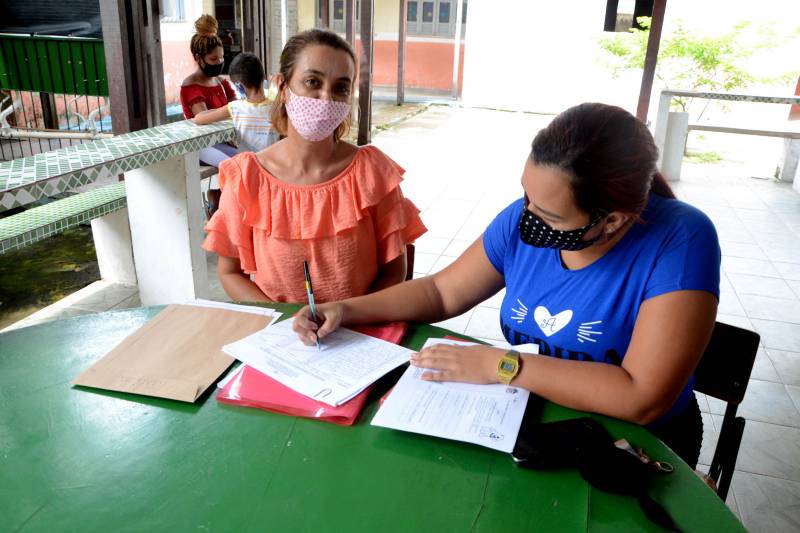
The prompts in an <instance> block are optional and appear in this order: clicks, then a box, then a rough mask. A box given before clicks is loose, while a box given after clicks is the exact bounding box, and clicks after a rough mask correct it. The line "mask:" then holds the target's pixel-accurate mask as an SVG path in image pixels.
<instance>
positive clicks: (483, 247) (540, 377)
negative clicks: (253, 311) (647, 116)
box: [294, 104, 720, 466]
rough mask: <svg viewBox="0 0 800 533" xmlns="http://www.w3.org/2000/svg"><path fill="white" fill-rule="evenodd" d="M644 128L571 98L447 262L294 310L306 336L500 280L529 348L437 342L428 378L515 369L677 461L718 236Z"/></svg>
mask: <svg viewBox="0 0 800 533" xmlns="http://www.w3.org/2000/svg"><path fill="white" fill-rule="evenodd" d="M656 159H657V150H656V147H655V144H654V142H653V137H652V136H651V135H650V132H649V131H648V130H647V128H646V127H645V126H644V124H642V123H641V122H640V121H639V120H637V119H636V118H635V117H634V116H632V115H631V114H630V113H628V112H627V111H625V110H623V109H620V108H618V107H613V106H608V105H604V104H582V105H579V106H576V107H573V108H571V109H568V110H567V111H565V112H563V113H561V114H560V115H558V116H557V117H556V118H555V119H554V120H553V121H552V122H551V123H550V125H549V126H547V127H546V128H545V129H543V130H542V131H540V132H539V133H538V134H537V135H536V138H535V139H534V140H533V146H532V150H531V154H530V156H529V157H528V159H527V161H526V164H525V170H524V172H523V174H522V188H523V193H524V194H523V197H522V198H521V199H518V200H516V201H514V202H512V203H511V205H509V206H508V207H507V208H506V209H504V210H503V211H502V212H501V213H500V214H499V215H498V216H497V217H496V218H495V220H494V221H493V222H492V223H491V224H490V225H489V227H488V228H487V229H486V231H485V232H484V234H483V236H482V237H481V238H480V239H478V240H477V241H476V242H475V243H473V244H472V245H471V246H470V248H469V249H467V251H465V252H464V254H462V255H461V257H459V258H458V259H457V260H456V261H455V262H454V263H452V264H451V265H450V266H449V267H447V268H446V269H444V270H442V271H441V272H437V273H436V274H433V275H431V276H428V277H425V278H422V279H416V280H413V281H409V282H406V283H402V284H400V285H396V286H394V287H391V288H389V289H386V290H383V291H381V292H378V293H374V294H370V295H367V296H362V297H359V298H352V299H349V300H344V301H342V302H337V303H330V304H324V305H320V306H318V307H317V313H318V314H319V315H320V316H321V317H322V319H323V320H324V323H323V324H322V326H321V327H319V328H318V329H317V327H316V325H315V324H314V323H313V322H311V321H310V320H309V318H308V309H307V308H303V309H302V310H301V311H300V312H299V313H298V314H297V316H296V318H295V326H294V327H295V330H296V331H297V332H298V333H299V334H300V337H301V339H303V341H304V342H306V343H311V342H313V341H314V340H315V330H316V333H317V334H318V335H319V337H320V338H324V337H325V336H326V335H327V334H329V333H330V332H331V331H333V330H334V329H336V328H337V327H338V326H339V325H341V324H348V325H349V324H363V323H370V322H383V321H392V320H417V321H422V322H438V321H441V320H444V319H447V318H450V317H453V316H456V315H459V314H461V313H464V312H465V311H467V310H468V309H470V308H471V307H473V306H475V305H477V304H478V303H480V302H482V301H484V300H485V299H487V298H489V297H490V296H491V295H493V294H495V293H496V292H498V291H499V290H500V289H502V288H503V287H505V288H506V295H505V298H504V300H503V304H502V307H501V309H500V323H501V326H502V329H503V333H504V335H505V337H506V339H507V340H508V342H509V343H510V344H512V345H517V344H525V343H535V344H538V345H539V352H540V355H524V356H521V357H520V356H519V355H518V354H516V353H507V352H508V351H507V350H504V349H499V348H492V347H487V346H474V347H456V346H445V345H441V346H435V347H432V348H429V349H426V350H422V351H421V352H420V353H418V354H415V355H414V356H413V357H412V360H411V362H412V364H414V365H417V366H420V367H422V368H430V369H436V370H435V371H434V370H432V371H430V372H427V373H425V374H424V377H425V378H426V379H429V380H434V381H438V380H442V381H466V382H472V383H497V382H506V383H508V382H513V384H514V385H516V386H518V387H524V388H526V389H528V390H530V391H532V392H534V393H536V394H538V395H540V396H543V397H544V398H547V399H548V400H551V401H554V402H556V403H559V404H561V405H565V406H567V407H571V408H574V409H579V410H582V411H591V412H596V413H601V414H604V415H608V416H612V417H616V418H620V419H623V420H628V421H631V422H635V423H638V424H643V425H647V426H648V428H649V429H651V431H653V432H654V433H655V434H656V435H657V436H659V437H660V438H661V439H662V440H663V441H665V442H666V443H667V444H668V445H669V446H670V447H671V448H672V449H673V450H674V451H675V452H676V453H678V455H680V456H681V457H682V458H683V459H684V460H685V461H686V462H687V463H688V464H690V465H692V466H694V465H696V463H697V458H698V456H699V452H700V443H701V439H702V421H701V417H700V411H699V409H698V406H697V401H696V400H695V397H694V395H693V393H692V372H693V371H694V368H695V366H696V365H697V363H698V361H699V360H700V357H701V355H702V353H703V350H704V349H705V346H706V344H707V342H708V339H709V337H710V335H711V331H712V329H713V327H714V320H715V317H716V311H717V302H718V297H719V272H720V250H719V242H718V240H717V235H716V231H715V230H714V226H713V225H712V223H711V222H710V220H709V219H708V218H707V217H706V216H705V215H704V214H703V213H701V212H700V211H699V210H697V209H695V208H694V207H692V206H690V205H688V204H685V203H683V202H680V201H678V200H676V199H675V196H674V194H673V193H672V191H671V189H670V188H669V185H668V184H667V183H666V181H664V178H663V177H662V176H661V175H660V174H659V173H658V171H657V169H656Z"/></svg>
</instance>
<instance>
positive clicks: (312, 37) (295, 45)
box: [270, 29, 357, 142]
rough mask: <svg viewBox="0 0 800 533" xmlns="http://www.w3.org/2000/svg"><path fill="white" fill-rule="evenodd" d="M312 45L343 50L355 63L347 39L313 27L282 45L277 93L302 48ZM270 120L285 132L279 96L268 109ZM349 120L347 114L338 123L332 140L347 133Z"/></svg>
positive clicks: (283, 110) (284, 116)
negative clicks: (280, 82) (281, 78)
mask: <svg viewBox="0 0 800 533" xmlns="http://www.w3.org/2000/svg"><path fill="white" fill-rule="evenodd" d="M312 45H320V46H328V47H330V48H333V49H334V50H340V51H342V52H345V53H346V54H347V55H348V56H350V59H351V60H352V61H353V67H355V66H356V65H357V63H356V54H355V52H353V48H352V47H351V46H350V44H348V42H347V41H345V40H344V39H342V38H341V37H339V36H338V35H337V34H335V33H334V32H332V31H328V30H319V29H313V30H307V31H304V32H301V33H298V34H297V35H294V36H292V37H291V38H290V39H289V40H288V41H286V46H284V47H283V52H281V64H280V73H281V75H282V76H283V85H281V86H280V87H278V91H279V93H280V90H281V89H283V86H284V85H286V84H287V83H289V80H291V79H292V74H294V67H295V64H296V63H297V58H299V57H300V54H301V53H302V52H303V50H305V49H306V48H307V47H309V46H312ZM354 83H355V82H354ZM270 120H271V121H272V127H273V128H275V129H276V130H277V131H278V133H280V134H281V135H286V134H287V132H288V125H287V124H288V122H289V117H288V116H287V115H286V105H285V104H284V103H283V102H282V101H281V100H280V97H279V98H278V99H277V101H276V102H275V104H273V106H272V109H271V110H270ZM350 120H351V116H348V117H347V118H346V119H345V120H344V122H342V123H341V124H339V126H338V127H337V128H336V130H335V131H334V132H333V142H336V141H338V140H339V139H341V138H342V137H344V136H345V135H347V132H348V131H349V130H350Z"/></svg>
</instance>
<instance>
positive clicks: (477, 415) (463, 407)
mask: <svg viewBox="0 0 800 533" xmlns="http://www.w3.org/2000/svg"><path fill="white" fill-rule="evenodd" d="M442 343H445V344H456V345H465V346H469V345H472V344H473V343H464V342H459V341H452V340H449V339H428V342H426V343H425V347H426V348H427V347H428V346H431V345H433V344H442ZM537 349H538V347H536V346H534V347H533V349H532V350H529V351H533V352H534V353H535V351H536V350H537ZM425 372H426V370H425V369H423V368H417V367H413V366H411V367H409V368H408V370H406V372H405V373H404V374H403V376H402V377H401V378H400V380H399V381H398V382H397V385H395V387H394V389H392V392H391V393H390V394H389V397H388V398H387V399H386V401H384V403H383V405H382V406H381V408H380V409H379V410H378V412H377V413H376V414H375V417H374V418H373V419H372V425H373V426H382V427H386V428H391V429H398V430H401V431H410V432H413V433H421V434H423V435H431V436H433V437H442V438H445V439H453V440H460V441H464V442H471V443H473V444H480V445H481V446H486V447H488V448H493V449H495V450H500V451H503V452H509V453H511V451H512V450H513V449H514V444H515V443H516V441H517V434H518V433H519V427H520V424H521V423H522V415H523V414H525V406H526V404H527V403H528V396H529V393H528V391H527V390H525V389H520V388H518V387H511V386H508V385H502V384H493V385H474V384H470V383H453V382H443V383H437V382H431V381H423V380H421V379H420V376H421V375H422V374H423V373H425Z"/></svg>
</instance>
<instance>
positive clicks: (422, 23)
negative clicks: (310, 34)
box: [316, 0, 467, 37]
mask: <svg viewBox="0 0 800 533" xmlns="http://www.w3.org/2000/svg"><path fill="white" fill-rule="evenodd" d="M325 1H327V2H328V13H329V17H330V25H331V29H332V30H333V31H335V32H339V33H344V31H345V9H346V8H345V0H317V2H316V7H317V26H321V25H322V10H323V6H324V2H325ZM457 1H458V0H409V2H408V11H407V12H406V21H407V22H408V34H409V35H416V36H420V37H423V36H431V37H453V36H454V35H455V29H456V13H457V11H458V5H457V4H456V2H457ZM355 4H356V5H355V10H356V31H358V22H359V20H360V16H359V15H360V12H361V3H360V2H359V1H358V0H356V2H355ZM380 5H381V4H379V3H378V1H376V2H375V9H380V8H381V7H380ZM462 9H463V11H462V15H461V24H462V28H461V35H462V36H463V35H464V30H465V29H466V21H467V1H466V0H464V7H463V8H462Z"/></svg>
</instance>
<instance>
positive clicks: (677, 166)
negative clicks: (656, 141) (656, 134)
mask: <svg viewBox="0 0 800 533" xmlns="http://www.w3.org/2000/svg"><path fill="white" fill-rule="evenodd" d="M666 130H667V131H666V136H665V138H664V150H663V152H662V154H661V173H662V174H664V177H665V178H667V179H668V180H669V181H678V180H680V179H681V165H682V164H683V152H684V151H685V150H686V136H687V135H688V134H689V113H678V112H671V113H669V116H668V118H667V128H666Z"/></svg>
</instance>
